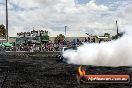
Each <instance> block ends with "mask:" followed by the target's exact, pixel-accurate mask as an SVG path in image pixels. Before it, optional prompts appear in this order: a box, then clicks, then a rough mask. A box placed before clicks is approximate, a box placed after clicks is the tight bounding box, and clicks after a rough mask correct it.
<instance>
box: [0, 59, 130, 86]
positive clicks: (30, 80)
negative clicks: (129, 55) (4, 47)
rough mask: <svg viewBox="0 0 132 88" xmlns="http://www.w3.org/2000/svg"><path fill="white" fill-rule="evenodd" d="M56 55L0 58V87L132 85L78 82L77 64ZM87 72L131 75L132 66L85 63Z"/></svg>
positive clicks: (127, 84) (126, 84) (128, 84)
mask: <svg viewBox="0 0 132 88" xmlns="http://www.w3.org/2000/svg"><path fill="white" fill-rule="evenodd" d="M55 60H56V59H55V58H38V57H30V58H22V57H21V58H18V57H17V58H16V57H8V58H0V86H1V87H2V88H132V81H130V83H125V84H118V83H117V84H107V83H105V84H98V83H96V84H92V83H91V84H81V85H80V84H78V83H77V81H76V73H77V68H78V65H71V64H66V63H59V64H57V63H56V61H55ZM84 68H85V69H86V72H87V74H128V75H130V77H131V79H132V67H114V68H111V67H96V66H84Z"/></svg>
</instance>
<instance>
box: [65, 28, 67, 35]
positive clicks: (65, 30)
mask: <svg viewBox="0 0 132 88" xmlns="http://www.w3.org/2000/svg"><path fill="white" fill-rule="evenodd" d="M66 29H67V26H65V37H66V31H67V30H66Z"/></svg>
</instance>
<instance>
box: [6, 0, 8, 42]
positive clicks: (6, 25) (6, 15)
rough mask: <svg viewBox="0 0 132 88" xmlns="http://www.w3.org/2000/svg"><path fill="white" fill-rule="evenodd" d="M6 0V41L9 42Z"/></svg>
mask: <svg viewBox="0 0 132 88" xmlns="http://www.w3.org/2000/svg"><path fill="white" fill-rule="evenodd" d="M7 4H8V3H7V0H6V41H7V42H8V5H7Z"/></svg>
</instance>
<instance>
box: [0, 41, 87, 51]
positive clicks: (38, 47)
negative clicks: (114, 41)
mask: <svg viewBox="0 0 132 88" xmlns="http://www.w3.org/2000/svg"><path fill="white" fill-rule="evenodd" d="M83 42H89V40H88V39H86V38H85V39H84V40H79V39H76V40H75V39H73V40H72V41H66V40H64V41H57V42H54V43H52V42H47V43H45V44H35V43H34V44H19V45H15V46H12V47H4V46H0V51H30V52H40V51H61V49H62V48H63V47H74V46H76V47H78V46H80V45H82V44H83Z"/></svg>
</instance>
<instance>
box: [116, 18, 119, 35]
mask: <svg viewBox="0 0 132 88" xmlns="http://www.w3.org/2000/svg"><path fill="white" fill-rule="evenodd" d="M116 27H117V35H118V34H119V32H118V23H117V20H116Z"/></svg>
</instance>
